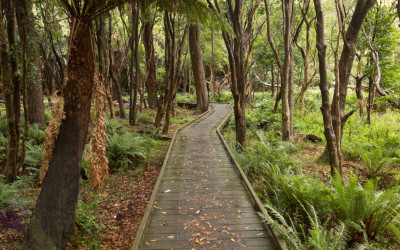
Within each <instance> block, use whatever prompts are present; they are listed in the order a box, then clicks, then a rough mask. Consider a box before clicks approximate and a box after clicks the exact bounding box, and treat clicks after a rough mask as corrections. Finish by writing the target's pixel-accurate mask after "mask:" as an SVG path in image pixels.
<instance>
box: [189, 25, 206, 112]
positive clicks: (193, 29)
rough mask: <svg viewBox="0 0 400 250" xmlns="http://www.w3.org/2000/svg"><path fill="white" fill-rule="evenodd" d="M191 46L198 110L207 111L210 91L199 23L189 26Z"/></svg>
mask: <svg viewBox="0 0 400 250" xmlns="http://www.w3.org/2000/svg"><path fill="white" fill-rule="evenodd" d="M189 48H190V57H191V59H192V60H191V61H192V70H193V76H194V82H195V86H196V100H197V110H200V111H201V112H205V111H207V110H208V105H209V104H208V91H207V85H206V84H207V83H206V75H205V72H204V66H203V59H202V56H201V49H200V30H199V24H198V23H196V24H192V25H190V26H189Z"/></svg>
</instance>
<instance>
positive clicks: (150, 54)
mask: <svg viewBox="0 0 400 250" xmlns="http://www.w3.org/2000/svg"><path fill="white" fill-rule="evenodd" d="M143 25H144V28H143V41H144V48H145V52H146V74H147V77H146V86H147V96H148V100H149V107H150V108H151V109H155V108H156V107H157V101H158V100H157V79H156V75H157V70H156V61H155V57H154V44H153V24H152V23H150V22H145V23H144V24H143Z"/></svg>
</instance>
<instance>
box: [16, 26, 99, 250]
mask: <svg viewBox="0 0 400 250" xmlns="http://www.w3.org/2000/svg"><path fill="white" fill-rule="evenodd" d="M71 34H75V35H74V36H72V37H71V38H70V43H69V45H70V46H69V58H68V64H67V81H66V84H65V86H64V89H63V95H64V100H65V105H64V112H65V119H64V120H63V121H62V123H61V126H60V132H59V134H58V137H57V141H56V145H55V148H54V151H53V157H52V159H51V161H50V166H49V170H48V172H47V176H46V179H45V180H44V183H43V186H42V189H41V192H40V194H39V198H38V200H37V203H36V206H35V209H34V210H33V214H32V216H31V219H30V223H29V228H28V231H27V233H26V235H25V238H24V242H23V246H22V248H23V249H64V248H65V247H66V243H67V242H68V241H69V237H70V235H71V232H72V230H73V227H74V223H75V211H76V207H77V202H78V194H79V169H80V163H81V160H82V152H83V148H84V145H85V139H86V136H87V132H88V124H89V113H90V104H91V99H92V89H93V77H94V72H95V52H94V42H93V40H92V38H93V37H92V34H93V30H92V26H91V21H90V20H88V19H83V18H72V27H71Z"/></svg>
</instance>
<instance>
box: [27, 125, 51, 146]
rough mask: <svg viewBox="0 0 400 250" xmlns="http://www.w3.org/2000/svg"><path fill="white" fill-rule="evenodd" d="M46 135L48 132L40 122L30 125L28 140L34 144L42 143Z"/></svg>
mask: <svg viewBox="0 0 400 250" xmlns="http://www.w3.org/2000/svg"><path fill="white" fill-rule="evenodd" d="M22 133H23V132H22ZM45 137H46V132H45V131H44V130H43V129H42V128H41V125H40V124H39V123H33V124H31V125H30V126H29V132H28V140H29V141H30V143H31V144H32V145H40V144H42V143H43V142H44V138H45Z"/></svg>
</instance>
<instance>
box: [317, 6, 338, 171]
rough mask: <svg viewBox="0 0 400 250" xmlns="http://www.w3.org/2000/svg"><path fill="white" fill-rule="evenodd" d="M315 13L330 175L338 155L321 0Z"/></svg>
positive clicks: (336, 166)
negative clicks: (330, 99)
mask: <svg viewBox="0 0 400 250" xmlns="http://www.w3.org/2000/svg"><path fill="white" fill-rule="evenodd" d="M314 7H315V13H316V17H317V24H316V27H315V32H316V34H317V40H316V43H317V44H316V47H317V50H318V60H319V75H320V83H319V88H320V90H321V97H322V107H321V112H322V117H323V120H324V135H325V138H326V143H327V148H328V153H329V160H330V164H331V174H332V172H334V170H335V169H338V168H339V155H338V151H337V145H336V136H335V131H334V129H333V124H332V116H331V110H330V109H331V107H330V103H329V83H328V72H327V64H326V45H325V38H324V15H323V10H322V3H321V0H314Z"/></svg>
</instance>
